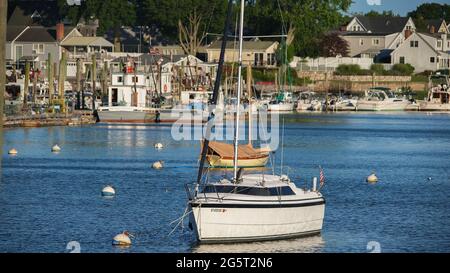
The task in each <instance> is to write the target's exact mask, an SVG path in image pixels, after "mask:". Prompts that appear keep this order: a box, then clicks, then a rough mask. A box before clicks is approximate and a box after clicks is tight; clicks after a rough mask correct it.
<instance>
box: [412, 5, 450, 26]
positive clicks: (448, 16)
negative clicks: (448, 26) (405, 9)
mask: <svg viewBox="0 0 450 273" xmlns="http://www.w3.org/2000/svg"><path fill="white" fill-rule="evenodd" d="M408 16H410V17H412V18H413V19H422V20H427V19H444V20H445V21H447V22H448V21H450V5H448V4H438V3H424V4H422V5H420V6H418V7H417V8H416V9H415V10H414V11H411V12H410V13H408Z"/></svg>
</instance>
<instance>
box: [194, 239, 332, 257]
mask: <svg viewBox="0 0 450 273" xmlns="http://www.w3.org/2000/svg"><path fill="white" fill-rule="evenodd" d="M324 246H325V241H324V240H323V238H322V236H321V235H318V236H313V237H304V238H297V239H290V240H279V241H267V242H255V243H241V244H198V245H196V246H194V247H193V249H192V252H193V253H222V252H223V253H225V252H232V253H253V252H256V253H275V252H282V253H283V252H289V253H315V252H322V249H323V248H324Z"/></svg>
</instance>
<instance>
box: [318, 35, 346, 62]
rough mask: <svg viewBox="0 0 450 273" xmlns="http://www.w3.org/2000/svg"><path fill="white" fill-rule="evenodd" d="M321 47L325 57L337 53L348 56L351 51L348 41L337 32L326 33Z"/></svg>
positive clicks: (333, 55)
mask: <svg viewBox="0 0 450 273" xmlns="http://www.w3.org/2000/svg"><path fill="white" fill-rule="evenodd" d="M319 49H320V53H321V56H323V57H336V56H337V55H341V56H343V57H347V56H348V53H349V51H350V50H349V45H348V42H347V41H346V40H344V39H342V38H341V37H340V36H339V34H338V33H336V32H331V33H329V34H327V35H325V36H324V37H323V38H322V40H321V41H320V43H319Z"/></svg>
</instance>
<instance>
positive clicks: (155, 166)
mask: <svg viewBox="0 0 450 273" xmlns="http://www.w3.org/2000/svg"><path fill="white" fill-rule="evenodd" d="M163 167H164V161H161V160H160V161H156V162H155V163H153V165H152V168H153V169H157V170H159V169H162V168H163Z"/></svg>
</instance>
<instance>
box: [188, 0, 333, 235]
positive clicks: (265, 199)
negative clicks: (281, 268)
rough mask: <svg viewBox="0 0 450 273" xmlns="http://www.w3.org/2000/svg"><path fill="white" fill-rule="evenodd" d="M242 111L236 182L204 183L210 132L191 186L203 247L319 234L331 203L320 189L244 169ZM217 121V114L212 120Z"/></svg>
mask: <svg viewBox="0 0 450 273" xmlns="http://www.w3.org/2000/svg"><path fill="white" fill-rule="evenodd" d="M233 2H234V1H233V0H229V3H228V14H227V20H226V23H225V30H224V34H223V40H222V51H221V55H220V59H219V60H220V61H219V67H218V72H217V78H216V82H215V86H214V94H213V99H212V101H211V104H212V105H215V104H216V103H217V94H218V91H219V85H220V81H221V74H222V68H223V62H224V52H225V47H226V41H227V37H228V36H227V28H228V26H229V25H230V17H231V16H230V15H231V12H232V7H233ZM243 20H244V0H241V10H240V31H239V64H240V65H239V69H238V80H239V83H238V88H237V103H239V101H240V97H241V89H242V81H241V76H242V41H243V24H244V21H243ZM239 114H240V112H239V107H237V113H236V118H235V134H234V147H233V148H234V155H233V160H234V166H233V177H232V178H230V179H221V180H219V181H213V182H211V181H210V180H209V179H204V163H205V158H206V155H207V152H208V149H209V145H210V142H209V137H210V135H211V132H210V130H206V134H205V139H204V142H203V147H202V157H201V160H200V164H199V170H198V175H197V181H196V183H195V184H193V185H186V192H187V195H188V206H189V207H188V209H190V210H191V213H190V214H189V217H190V219H189V226H190V227H191V228H192V229H193V230H195V234H196V236H197V239H198V241H199V242H200V243H224V242H225V243H226V242H247V241H262V240H277V239H285V238H292V237H298V236H306V235H313V234H318V233H320V232H321V230H322V224H323V218H324V212H325V199H324V197H323V196H322V194H321V193H320V191H319V190H317V188H316V187H315V186H313V189H312V190H305V189H300V188H297V186H296V185H295V183H294V182H293V181H292V180H291V179H290V178H289V177H288V176H287V175H275V174H271V175H268V174H264V173H258V174H243V169H242V168H238V158H239V152H242V151H241V150H240V149H239V145H238V144H239V139H238V136H239V126H238V125H239ZM212 119H214V111H211V113H210V116H209V120H212Z"/></svg>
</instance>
